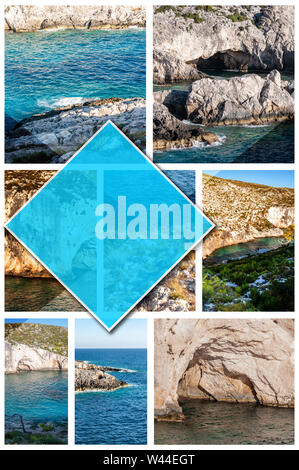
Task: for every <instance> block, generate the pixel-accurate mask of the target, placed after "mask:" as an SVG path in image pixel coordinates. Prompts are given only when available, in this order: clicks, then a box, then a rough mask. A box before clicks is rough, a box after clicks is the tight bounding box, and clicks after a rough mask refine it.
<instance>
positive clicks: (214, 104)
mask: <svg viewBox="0 0 299 470" xmlns="http://www.w3.org/2000/svg"><path fill="white" fill-rule="evenodd" d="M186 111H187V119H189V120H190V121H192V122H194V123H199V124H204V125H225V126H229V125H244V124H263V123H265V122H273V121H283V120H286V119H293V118H294V100H293V98H292V96H291V95H290V94H289V93H288V91H287V90H286V89H285V88H284V87H283V86H282V84H281V78H280V73H279V72H278V71H277V70H273V71H272V72H271V73H270V74H269V75H268V76H267V77H266V78H265V79H263V78H261V77H260V76H258V75H256V74H249V75H245V76H244V77H234V78H231V79H230V80H216V79H211V78H206V79H203V80H200V81H196V82H194V83H193V84H192V85H191V86H190V90H189V94H188V98H187V101H186Z"/></svg>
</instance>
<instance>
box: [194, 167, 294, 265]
mask: <svg viewBox="0 0 299 470" xmlns="http://www.w3.org/2000/svg"><path fill="white" fill-rule="evenodd" d="M202 194H203V199H202V206H203V211H204V212H205V214H206V215H207V216H208V217H210V218H211V220H213V222H214V223H215V224H216V228H215V229H214V230H213V231H212V232H211V233H210V234H209V235H208V236H207V237H206V238H205V239H204V241H203V257H204V258H206V257H207V256H209V255H210V254H211V253H212V252H213V251H215V250H216V249H217V248H221V247H224V246H228V245H234V244H236V243H244V242H247V241H250V240H254V239H256V238H264V237H280V236H283V234H284V230H285V229H286V228H287V227H290V226H293V224H294V219H295V211H294V190H293V189H290V188H275V187H271V186H264V185H261V184H254V183H245V182H242V181H237V180H227V179H223V178H218V177H216V176H210V175H206V174H204V175H203V192H202Z"/></svg>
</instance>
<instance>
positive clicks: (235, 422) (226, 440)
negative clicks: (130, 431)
mask: <svg viewBox="0 0 299 470" xmlns="http://www.w3.org/2000/svg"><path fill="white" fill-rule="evenodd" d="M183 412H184V414H185V416H186V420H185V421H183V422H181V423H174V422H169V423H167V422H159V423H155V444H168V445H171V444H175V445H180V444H182V445H183V444H207V445H208V444H213V445H215V444H259V445H260V444H268V445H270V444H272V445H279V444H294V411H293V410H292V409H285V408H271V407H262V406H259V405H255V404H234V403H233V404H231V403H214V402H213V403H211V402H201V401H200V400H192V401H189V402H186V403H185V404H183Z"/></svg>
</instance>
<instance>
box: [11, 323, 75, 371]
mask: <svg viewBox="0 0 299 470" xmlns="http://www.w3.org/2000/svg"><path fill="white" fill-rule="evenodd" d="M51 369H54V370H55V369H56V370H67V369H68V358H67V329H66V328H62V327H58V326H52V325H41V324H36V323H6V324H5V372H6V373H15V372H21V371H32V370H51Z"/></svg>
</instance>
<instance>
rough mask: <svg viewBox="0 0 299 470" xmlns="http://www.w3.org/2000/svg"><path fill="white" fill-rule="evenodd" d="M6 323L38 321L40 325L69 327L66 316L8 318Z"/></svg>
mask: <svg viewBox="0 0 299 470" xmlns="http://www.w3.org/2000/svg"><path fill="white" fill-rule="evenodd" d="M5 323H38V324H39V325H53V326H64V327H65V328H67V320H65V319H64V318H7V319H5Z"/></svg>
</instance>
